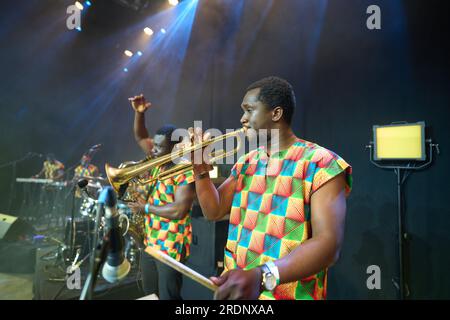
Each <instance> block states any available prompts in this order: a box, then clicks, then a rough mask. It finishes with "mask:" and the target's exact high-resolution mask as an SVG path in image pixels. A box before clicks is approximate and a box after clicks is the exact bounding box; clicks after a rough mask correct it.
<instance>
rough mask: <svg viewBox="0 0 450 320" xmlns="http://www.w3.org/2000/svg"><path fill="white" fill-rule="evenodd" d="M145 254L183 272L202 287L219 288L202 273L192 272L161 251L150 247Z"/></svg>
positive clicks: (214, 289)
mask: <svg viewBox="0 0 450 320" xmlns="http://www.w3.org/2000/svg"><path fill="white" fill-rule="evenodd" d="M145 252H147V253H148V254H149V255H151V256H152V257H154V258H155V259H157V260H159V261H161V262H162V263H164V264H166V265H168V266H169V267H172V268H173V269H175V270H177V271H178V272H181V273H182V274H184V275H185V276H187V277H189V278H191V279H192V280H194V281H196V282H197V283H199V284H201V285H202V286H204V287H206V288H208V289H210V290H212V291H216V290H217V286H216V285H215V284H214V283H213V282H212V281H211V280H209V279H208V278H206V277H204V276H202V275H201V274H200V273H198V272H196V271H194V270H192V269H191V268H189V267H187V266H185V265H184V264H182V263H181V262H178V261H177V260H175V259H174V258H172V257H169V256H168V255H167V254H164V253H162V252H161V251H159V250H156V249H154V248H153V247H150V246H148V247H147V248H146V249H145Z"/></svg>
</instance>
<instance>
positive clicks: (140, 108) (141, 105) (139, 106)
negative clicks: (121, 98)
mask: <svg viewBox="0 0 450 320" xmlns="http://www.w3.org/2000/svg"><path fill="white" fill-rule="evenodd" d="M128 101H130V102H131V106H132V107H133V109H134V110H135V111H136V112H139V113H144V112H145V111H146V110H147V109H148V108H150V107H151V105H152V104H151V103H150V102H147V101H146V100H145V97H144V95H143V94H142V93H141V94H140V95H138V96H134V97H132V98H128Z"/></svg>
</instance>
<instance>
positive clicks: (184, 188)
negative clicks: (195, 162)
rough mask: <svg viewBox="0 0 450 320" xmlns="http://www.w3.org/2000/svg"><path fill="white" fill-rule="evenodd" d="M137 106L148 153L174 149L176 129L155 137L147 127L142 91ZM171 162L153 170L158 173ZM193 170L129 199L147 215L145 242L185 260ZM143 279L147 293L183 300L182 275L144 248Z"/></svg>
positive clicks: (138, 131) (137, 124) (138, 135)
mask: <svg viewBox="0 0 450 320" xmlns="http://www.w3.org/2000/svg"><path fill="white" fill-rule="evenodd" d="M129 100H130V102H131V106H132V107H133V109H134V110H135V118H134V134H135V139H136V142H137V143H138V145H139V146H140V147H141V149H142V150H143V151H144V153H145V154H146V155H147V157H151V158H154V157H156V158H157V157H161V156H164V155H167V154H170V153H171V152H172V149H173V147H174V145H175V144H176V143H177V142H178V141H175V142H174V141H172V140H171V136H172V133H173V131H174V130H175V129H176V128H175V127H174V126H172V125H165V126H163V127H161V128H160V129H158V130H157V132H156V134H155V136H154V138H153V139H151V138H150V136H149V134H148V131H147V129H146V127H145V115H144V114H145V111H146V110H147V109H148V108H149V107H150V106H151V103H149V102H147V101H146V100H145V97H144V96H143V95H142V94H141V95H139V96H135V97H133V98H130V99H129ZM170 167H171V165H170V164H169V165H166V166H164V167H162V168H159V167H158V168H155V169H153V170H151V171H150V172H149V173H148V175H149V176H156V175H158V174H159V173H160V172H161V171H164V170H167V169H170ZM193 180H194V178H193V173H192V171H189V172H187V173H184V174H179V175H176V176H174V177H172V178H169V179H166V180H157V181H155V182H152V183H150V184H147V185H145V186H139V187H137V188H138V189H139V190H138V193H139V194H140V195H141V197H140V198H139V200H138V202H134V203H129V207H130V208H131V210H132V211H133V213H141V214H144V215H145V240H144V244H145V246H152V247H153V248H154V249H157V250H159V251H162V252H163V253H165V254H167V255H169V256H170V257H172V258H174V259H176V260H177V261H180V262H184V261H185V260H186V259H187V258H188V256H189V253H190V244H191V242H192V227H191V212H192V203H193V200H194V186H193V184H190V183H191V182H193ZM141 271H142V281H143V287H144V292H145V294H152V293H157V294H158V297H159V299H161V300H181V295H180V290H181V285H182V275H181V274H180V273H179V272H178V271H176V270H174V269H172V268H171V267H169V266H167V265H165V264H163V263H161V262H159V261H158V260H156V259H154V258H153V257H152V256H150V255H149V254H148V253H146V252H145V251H143V252H142V254H141Z"/></svg>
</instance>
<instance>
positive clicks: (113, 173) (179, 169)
mask: <svg viewBox="0 0 450 320" xmlns="http://www.w3.org/2000/svg"><path fill="white" fill-rule="evenodd" d="M244 132H245V129H244V128H241V129H238V130H236V131H233V132H229V133H227V134H224V135H221V136H218V137H216V138H213V139H210V140H207V141H203V142H202V143H198V144H195V145H193V146H190V147H187V148H181V149H179V150H177V151H172V152H171V153H169V154H167V155H164V156H161V157H158V158H154V159H151V158H150V159H149V158H146V159H144V160H141V161H138V162H136V163H135V164H133V163H132V162H127V165H126V166H122V167H119V168H114V167H112V166H111V165H109V164H108V163H106V164H105V171H106V176H107V177H108V181H109V183H110V184H111V186H112V187H113V188H114V190H115V191H116V192H119V190H120V188H121V186H122V185H124V184H126V183H128V182H130V181H134V182H137V183H139V184H141V185H144V184H148V183H152V182H154V181H156V180H159V181H164V180H167V179H170V178H172V177H174V176H176V175H180V174H183V173H186V172H189V171H191V170H192V169H193V165H192V164H191V163H179V164H176V165H174V166H173V167H171V168H169V169H167V170H164V171H163V170H157V172H159V173H158V174H156V175H154V176H151V177H149V178H147V179H144V178H142V177H141V176H142V175H143V174H145V173H147V172H149V171H150V170H153V169H155V168H161V167H162V166H164V165H166V164H169V163H172V162H173V159H182V158H183V155H186V154H191V153H193V152H195V151H197V150H201V149H203V148H205V147H207V146H209V145H212V144H214V143H217V142H220V141H224V140H226V139H228V138H236V140H237V146H236V148H234V149H233V150H230V151H228V152H225V150H218V151H216V152H215V153H214V156H213V155H212V154H210V157H211V159H210V163H214V162H216V161H217V160H219V159H223V158H225V157H228V156H230V155H232V154H235V153H237V152H238V150H239V149H240V148H241V145H242V141H241V140H242V139H241V137H240V134H242V133H244Z"/></svg>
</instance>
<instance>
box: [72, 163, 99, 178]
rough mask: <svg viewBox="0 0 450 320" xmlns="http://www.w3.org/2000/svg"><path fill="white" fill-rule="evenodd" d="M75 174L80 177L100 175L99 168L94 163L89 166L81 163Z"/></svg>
mask: <svg viewBox="0 0 450 320" xmlns="http://www.w3.org/2000/svg"><path fill="white" fill-rule="evenodd" d="M74 173H75V176H78V177H95V176H97V175H98V168H97V167H96V166H94V165H93V164H90V165H89V166H87V167H84V166H82V165H81V164H80V165H79V166H78V167H76V168H75V172H74Z"/></svg>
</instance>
